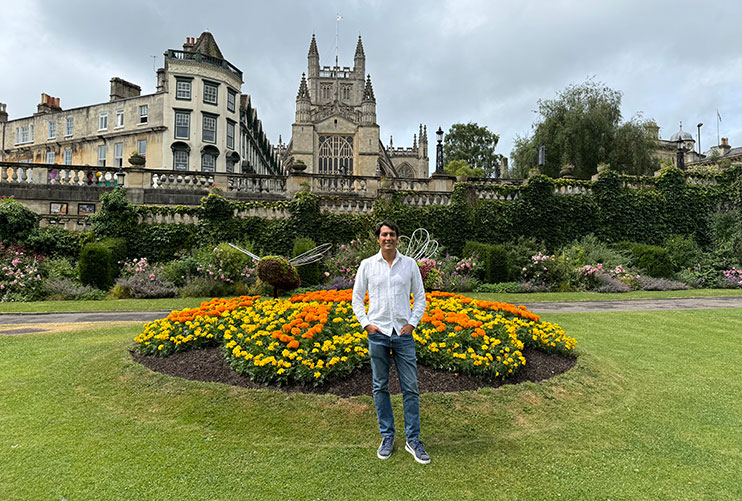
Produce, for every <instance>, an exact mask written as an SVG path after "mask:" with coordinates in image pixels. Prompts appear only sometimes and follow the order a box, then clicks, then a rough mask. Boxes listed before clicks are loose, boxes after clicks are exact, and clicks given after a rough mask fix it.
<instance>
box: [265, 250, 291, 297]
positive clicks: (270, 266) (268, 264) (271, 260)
mask: <svg viewBox="0 0 742 501" xmlns="http://www.w3.org/2000/svg"><path fill="white" fill-rule="evenodd" d="M258 277H260V280H262V281H263V282H266V283H269V284H270V285H272V286H273V287H275V288H276V289H280V290H283V291H290V290H292V289H296V288H297V287H299V285H300V284H301V280H300V279H299V272H297V271H296V268H294V267H293V266H291V263H289V262H288V260H287V259H286V258H283V257H280V256H266V257H264V258H263V259H261V260H260V261H258Z"/></svg>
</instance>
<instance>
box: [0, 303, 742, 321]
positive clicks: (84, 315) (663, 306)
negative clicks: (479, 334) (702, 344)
mask: <svg viewBox="0 0 742 501" xmlns="http://www.w3.org/2000/svg"><path fill="white" fill-rule="evenodd" d="M523 304H524V305H525V306H526V307H527V308H528V309H529V310H530V311H532V312H534V313H538V314H543V313H587V312H607V311H661V310H707V309H714V308H742V296H738V297H733V296H729V297H699V298H672V299H626V300H622V301H565V302H553V303H523ZM168 313H170V312H169V311H167V310H160V311H85V312H75V313H0V325H2V324H44V323H81V322H149V321H151V320H155V319H158V318H163V317H165V316H167V314H168Z"/></svg>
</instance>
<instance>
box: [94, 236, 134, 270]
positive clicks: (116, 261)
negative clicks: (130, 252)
mask: <svg viewBox="0 0 742 501" xmlns="http://www.w3.org/2000/svg"><path fill="white" fill-rule="evenodd" d="M100 243H101V244H102V245H105V246H106V247H108V248H109V249H110V250H111V258H112V259H113V271H112V273H113V278H116V277H117V276H118V274H119V270H121V265H122V264H123V263H124V261H125V260H126V255H127V252H126V249H127V247H126V239H125V238H113V237H108V238H104V239H103V240H101V241H100Z"/></svg>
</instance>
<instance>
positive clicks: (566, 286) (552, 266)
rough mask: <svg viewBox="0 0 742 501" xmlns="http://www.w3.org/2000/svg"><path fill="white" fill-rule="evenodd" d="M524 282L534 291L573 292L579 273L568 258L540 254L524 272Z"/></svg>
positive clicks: (532, 258)
mask: <svg viewBox="0 0 742 501" xmlns="http://www.w3.org/2000/svg"><path fill="white" fill-rule="evenodd" d="M522 277H523V280H524V281H525V282H526V284H528V286H529V287H530V288H531V290H533V291H536V290H537V291H554V290H559V291H566V290H571V289H572V287H573V284H575V283H577V282H578V279H577V271H576V270H575V268H574V267H573V266H572V265H571V263H570V262H569V261H567V258H565V257H563V256H554V255H546V254H542V253H540V252H539V253H538V254H536V255H535V256H531V261H530V263H528V264H527V265H526V266H525V267H523V270H522Z"/></svg>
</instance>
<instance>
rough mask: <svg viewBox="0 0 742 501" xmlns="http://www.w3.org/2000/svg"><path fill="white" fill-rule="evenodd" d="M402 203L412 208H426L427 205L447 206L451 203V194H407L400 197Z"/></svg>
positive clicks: (423, 192)
mask: <svg viewBox="0 0 742 501" xmlns="http://www.w3.org/2000/svg"><path fill="white" fill-rule="evenodd" d="M402 203H403V204H405V205H409V206H413V207H426V206H428V205H448V204H450V203H451V194H450V193H440V192H425V191H422V192H416V193H409V194H405V195H404V196H402Z"/></svg>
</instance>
